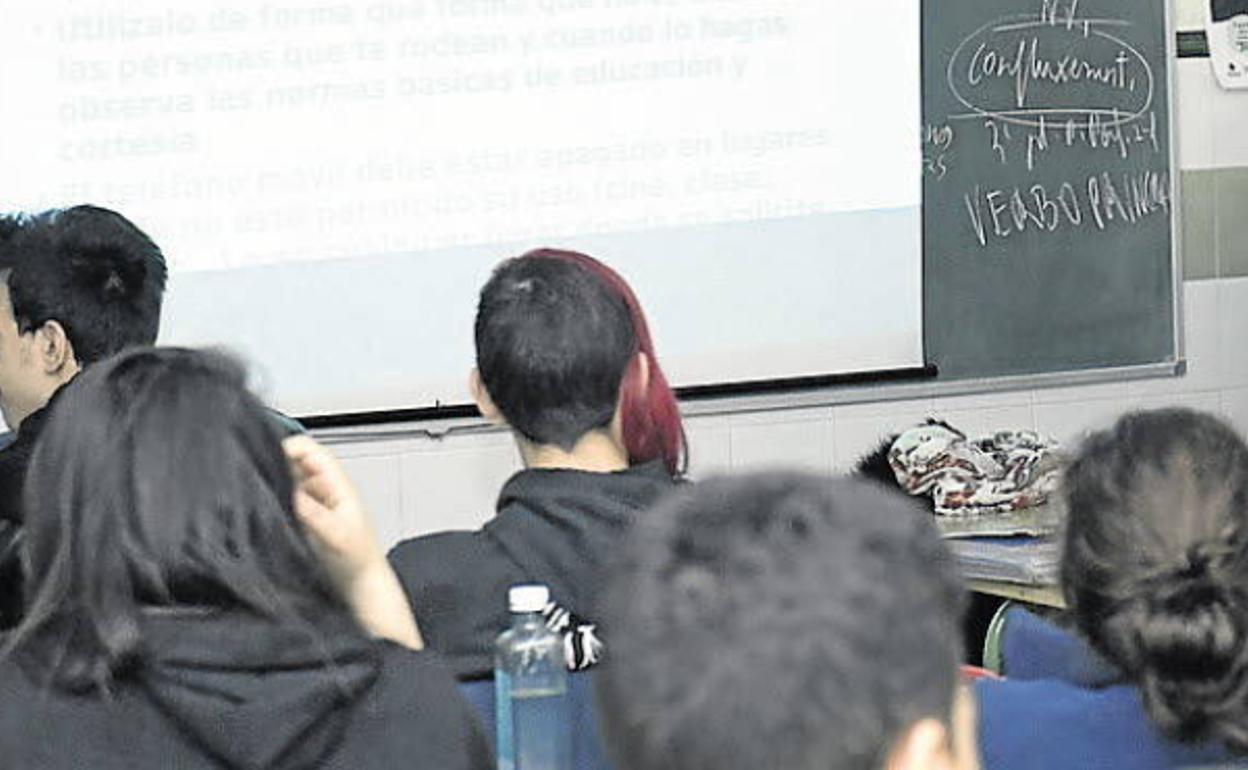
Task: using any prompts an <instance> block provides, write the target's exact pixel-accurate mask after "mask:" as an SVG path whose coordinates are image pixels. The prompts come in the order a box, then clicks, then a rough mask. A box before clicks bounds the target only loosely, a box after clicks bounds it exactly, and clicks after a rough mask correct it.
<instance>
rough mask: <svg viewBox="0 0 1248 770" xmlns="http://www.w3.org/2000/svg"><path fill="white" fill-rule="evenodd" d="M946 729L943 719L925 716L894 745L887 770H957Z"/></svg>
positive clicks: (886, 765)
mask: <svg viewBox="0 0 1248 770" xmlns="http://www.w3.org/2000/svg"><path fill="white" fill-rule="evenodd" d="M950 739H951V736H950V734H949V728H947V727H946V726H945V725H944V724H943V723H942V722H941V721H940V720H938V719H935V718H933V717H925V718H923V719H920V720H919V721H918V722H915V723H914V724H913V725H911V726H910V727H909V728H907V729H906V731H905V732H903V733H902V735H901V737H900V738H898V740H897V743H896V744H894V745H893V749H892V751H890V752H889V754H888V760H887V761H886V762H885V763H884V768H885V770H957V764H956V762H955V760H954V756H953V747H952V742H951V740H950Z"/></svg>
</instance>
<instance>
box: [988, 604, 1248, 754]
mask: <svg viewBox="0 0 1248 770" xmlns="http://www.w3.org/2000/svg"><path fill="white" fill-rule="evenodd" d="M1002 658H1003V660H1004V669H1005V671H1004V673H1005V675H1006V677H1007V678H1006V679H1005V680H1002V681H990V680H979V681H977V682H976V683H975V688H976V695H977V696H978V699H979V742H980V749H981V754H982V758H983V768H984V770H998V769H1000V770H1029V769H1032V768H1034V769H1035V770H1052V768H1072V769H1074V770H1101V769H1103V770H1169V768H1199V767H1215V766H1216V767H1240V766H1241V765H1239V764H1234V763H1233V761H1232V758H1231V757H1230V755H1229V754H1228V753H1227V751H1226V750H1225V749H1224V748H1223V747H1221V746H1216V745H1211V744H1201V745H1185V744H1179V743H1176V742H1174V741H1171V740H1169V739H1167V738H1166V737H1165V736H1163V735H1162V734H1161V733H1160V732H1159V731H1158V730H1157V729H1156V728H1155V727H1154V726H1153V725H1152V723H1151V721H1150V720H1149V717H1148V714H1147V713H1146V712H1145V710H1144V704H1143V701H1142V699H1141V696H1140V691H1139V688H1137V687H1136V686H1135V685H1133V684H1131V683H1130V682H1127V681H1125V680H1124V679H1123V677H1122V675H1121V674H1120V673H1119V672H1118V671H1117V670H1115V669H1114V668H1113V667H1111V666H1109V665H1108V664H1107V663H1105V662H1104V661H1103V660H1102V659H1101V658H1099V657H1098V656H1097V655H1096V654H1095V653H1094V652H1093V651H1092V650H1091V648H1090V647H1088V646H1087V644H1086V643H1085V642H1083V641H1082V640H1081V639H1079V638H1078V637H1076V636H1075V635H1074V634H1072V633H1070V632H1069V631H1066V630H1065V629H1062V628H1059V627H1058V626H1056V625H1054V624H1052V623H1050V622H1048V621H1046V620H1042V619H1040V618H1038V617H1036V616H1035V615H1032V614H1030V613H1028V612H1027V611H1026V610H1022V609H1012V610H1010V611H1009V615H1008V616H1007V618H1006V625H1005V636H1004V639H1003V640H1002ZM1244 766H1248V765H1244Z"/></svg>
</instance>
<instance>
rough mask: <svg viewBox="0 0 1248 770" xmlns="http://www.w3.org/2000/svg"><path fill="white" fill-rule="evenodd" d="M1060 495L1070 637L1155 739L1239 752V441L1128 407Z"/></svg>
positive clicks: (1244, 656)
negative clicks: (1144, 714)
mask: <svg viewBox="0 0 1248 770" xmlns="http://www.w3.org/2000/svg"><path fill="white" fill-rule="evenodd" d="M1063 489H1064V493H1065V495H1066V498H1067V503H1068V508H1069V518H1068V521H1067V526H1066V533H1065V548H1064V555H1063V560H1062V569H1061V578H1062V586H1063V590H1064V592H1065V594H1066V598H1067V602H1068V603H1069V604H1070V606H1071V609H1072V610H1073V612H1074V616H1075V622H1076V624H1077V625H1078V627H1079V629H1080V631H1081V632H1082V633H1083V635H1084V636H1085V637H1086V638H1087V639H1088V640H1089V641H1090V642H1091V643H1092V645H1093V647H1095V648H1096V649H1097V650H1098V651H1099V652H1101V653H1102V654H1103V655H1104V656H1105V657H1106V658H1108V659H1109V660H1110V661H1111V662H1112V663H1114V664H1115V665H1117V666H1118V667H1119V668H1120V669H1121V670H1122V671H1123V672H1124V673H1125V674H1126V675H1127V676H1128V677H1130V678H1131V679H1132V680H1134V681H1135V682H1137V683H1138V684H1139V685H1140V687H1141V690H1142V693H1143V698H1144V705H1145V708H1146V709H1147V711H1148V713H1149V716H1150V717H1151V719H1152V720H1153V722H1154V723H1155V724H1156V725H1157V726H1158V727H1159V728H1161V730H1162V731H1163V732H1164V733H1166V734H1167V735H1169V736H1170V737H1172V738H1175V739H1177V740H1181V741H1198V740H1217V741H1221V742H1224V743H1225V744H1227V745H1228V746H1230V747H1231V748H1233V749H1235V750H1237V751H1239V752H1245V751H1248V446H1245V444H1244V442H1243V440H1242V439H1241V438H1240V437H1239V435H1238V434H1237V433H1236V432H1235V430H1234V429H1232V428H1231V427H1230V426H1228V425H1226V424H1225V423H1224V422H1222V421H1221V420H1219V419H1218V418H1216V417H1213V416H1211V415H1207V414H1202V413H1199V412H1195V411H1191V410H1188V409H1163V410H1157V411H1150V412H1137V413H1134V414H1129V415H1126V416H1124V417H1122V418H1121V419H1119V420H1118V422H1117V423H1116V424H1115V425H1114V426H1113V427H1112V428H1109V429H1108V430H1104V431H1100V432H1098V433H1095V434H1093V435H1092V436H1090V437H1089V438H1088V439H1087V441H1086V442H1085V443H1084V444H1083V446H1082V448H1081V450H1080V452H1079V454H1078V456H1077V458H1076V459H1075V460H1074V462H1073V463H1072V464H1071V465H1070V467H1069V468H1068V469H1067V472H1066V476H1065V482H1064V485H1063Z"/></svg>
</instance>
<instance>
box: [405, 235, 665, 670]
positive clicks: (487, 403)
mask: <svg viewBox="0 0 1248 770" xmlns="http://www.w3.org/2000/svg"><path fill="white" fill-rule="evenodd" d="M476 345H477V367H476V368H475V369H474V370H473V371H472V374H471V376H470V387H471V389H472V393H473V396H474V398H475V400H476V402H477V405H478V407H479V408H480V409H481V413H482V414H483V415H485V417H487V418H488V419H490V420H493V421H495V422H497V423H500V424H504V425H507V426H508V427H509V428H510V429H511V431H512V433H513V434H514V435H515V438H516V444H517V445H518V447H519V450H520V457H521V459H522V460H523V462H524V466H525V469H524V470H523V471H521V472H519V473H517V474H516V475H515V476H513V477H512V478H511V479H510V480H509V481H508V482H507V483H506V484H505V485H504V486H503V489H502V492H501V493H500V495H499V498H498V505H497V513H496V515H495V517H494V518H493V519H491V520H490V521H489V522H487V523H486V525H485V526H484V527H482V528H481V529H479V530H477V531H475V532H444V533H438V534H433V535H426V536H424V537H418V538H414V539H411V540H407V541H405V542H403V543H400V544H399V545H397V546H396V547H395V548H394V550H392V551H391V552H390V561H391V563H392V564H393V565H394V568H395V571H396V572H397V573H398V574H399V577H400V579H401V580H402V582H403V585H404V588H405V589H406V590H407V594H408V597H409V599H410V600H411V603H412V609H413V611H414V612H415V613H416V617H417V621H418V623H419V625H420V629H421V632H422V634H423V635H424V638H425V641H426V644H427V645H428V646H429V647H431V648H433V649H435V650H438V651H439V652H441V653H442V654H443V655H444V657H446V658H447V659H448V660H449V661H450V663H451V665H452V666H453V668H455V669H456V672H457V673H458V674H459V675H460V676H461V677H472V676H476V675H481V674H484V673H486V672H488V671H490V670H491V668H492V653H493V641H494V638H495V637H496V636H497V635H498V634H499V633H500V632H501V631H502V630H503V629H504V628H505V627H506V626H507V624H508V622H509V621H508V615H507V602H506V598H507V589H508V588H509V587H510V586H512V585H514V584H517V583H534V582H536V583H544V584H546V585H547V586H549V587H550V591H551V598H552V602H551V605H550V606H548V607H547V611H546V614H547V618H548V622H550V623H551V624H552V625H553V626H554V627H555V628H557V629H559V630H561V631H562V632H563V633H564V634H565V640H566V644H565V651H566V652H567V658H568V665H569V667H570V668H573V669H577V668H586V667H588V666H590V665H593V663H595V662H596V661H597V660H598V658H599V656H600V655H601V653H602V650H603V646H604V642H605V640H603V639H601V638H600V637H599V635H598V633H597V629H596V627H595V625H594V624H593V622H592V618H589V617H588V615H587V613H589V611H590V608H592V606H593V602H594V599H595V595H596V593H597V590H596V589H597V586H596V578H595V574H596V570H597V567H598V565H599V564H600V563H601V562H602V561H603V559H604V558H605V557H606V556H607V555H608V554H609V553H611V552H612V551H613V550H614V548H615V546H616V543H617V542H618V540H619V537H620V536H621V534H622V533H623V531H624V530H625V528H626V527H627V526H628V524H629V523H630V522H631V520H632V518H633V516H634V515H636V514H637V513H638V512H639V511H642V510H645V509H647V508H649V507H650V506H651V505H652V504H654V503H655V502H656V501H657V500H658V499H659V498H660V497H661V496H662V495H663V494H664V493H666V492H667V491H669V490H670V489H672V487H673V486H674V485H675V484H676V483H677V481H678V480H679V478H680V476H681V475H682V474H683V472H684V466H685V436H684V430H683V428H682V426H681V422H680V412H679V410H678V409H677V405H676V399H675V396H674V395H673V394H672V389H671V387H670V386H669V385H668V384H667V380H666V379H665V378H664V376H663V372H662V370H661V369H660V368H659V363H658V360H657V359H656V358H655V354H654V345H653V342H652V341H651V339H650V331H649V329H648V328H647V325H646V318H645V315H644V314H643V313H642V311H641V306H640V304H639V303H638V301H637V298H636V296H634V295H633V292H632V290H631V289H630V288H629V287H628V284H626V283H625V282H624V279H623V278H621V277H620V276H619V275H618V274H617V273H615V272H614V271H613V270H611V269H610V268H608V267H607V266H606V265H603V264H602V263H600V262H598V261H596V260H594V259H592V258H591V257H588V256H585V255H584V254H578V253H575V252H569V251H556V250H551V249H541V250H537V251H531V252H529V253H527V254H524V255H522V256H519V257H516V258H514V259H510V260H507V261H506V262H504V263H502V264H501V265H499V267H498V268H496V269H495V271H494V274H493V275H492V276H491V278H490V280H489V282H488V283H486V285H485V287H484V288H483V289H482V290H481V299H480V303H479V305H478V306H477V319H476Z"/></svg>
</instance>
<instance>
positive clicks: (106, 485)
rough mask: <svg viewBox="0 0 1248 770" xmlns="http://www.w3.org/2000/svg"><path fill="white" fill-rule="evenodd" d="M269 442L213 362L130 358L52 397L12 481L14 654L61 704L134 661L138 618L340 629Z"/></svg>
mask: <svg viewBox="0 0 1248 770" xmlns="http://www.w3.org/2000/svg"><path fill="white" fill-rule="evenodd" d="M281 437H282V431H281V428H280V427H278V426H277V425H276V423H275V422H274V421H273V420H271V419H270V418H269V417H268V416H267V414H266V412H265V410H264V407H263V406H261V404H260V403H259V402H258V401H257V400H256V399H255V398H254V397H253V396H252V395H251V394H250V393H249V392H248V391H247V389H246V387H245V385H244V375H243V372H242V369H241V367H240V366H239V365H237V364H236V363H234V362H233V361H232V360H230V359H229V358H227V357H225V356H224V355H222V354H217V353H210V352H198V351H192V350H185V349H177V348H164V349H161V348H138V349H135V350H132V351H129V352H125V353H122V354H121V355H119V356H117V357H115V358H112V359H109V360H107V361H105V362H102V363H100V364H98V365H96V366H93V367H89V368H88V369H87V370H86V371H85V372H84V373H83V374H82V375H80V376H79V377H78V378H77V379H76V380H75V381H74V382H73V383H71V384H70V385H69V386H68V387H67V388H66V390H65V392H64V395H63V396H62V398H61V400H60V402H59V403H58V404H57V408H56V409H55V410H54V411H53V412H52V416H51V418H50V420H49V422H48V424H47V426H46V429H45V431H44V433H43V434H42V435H41V437H40V441H39V444H38V446H37V448H36V450H35V454H34V457H33V459H32V462H31V466H30V470H29V473H28V476H27V482H26V505H27V510H29V511H30V515H29V516H28V518H27V524H26V528H27V533H26V551H25V559H26V572H27V574H28V575H30V576H31V579H30V581H29V585H28V586H27V599H28V607H27V614H26V619H25V620H24V622H23V623H22V625H21V626H19V628H18V630H17V632H16V634H17V635H16V637H15V640H14V647H15V648H20V649H21V651H22V652H24V653H29V654H30V655H33V656H35V658H37V659H38V660H40V661H41V662H42V664H43V665H44V666H46V667H48V668H50V669H51V672H52V674H53V676H54V679H55V680H56V681H57V682H58V683H60V684H61V685H63V686H66V687H69V688H72V689H84V688H90V687H93V686H103V685H105V684H106V683H107V682H108V680H109V679H110V678H112V677H114V676H116V675H118V674H120V673H123V672H124V671H125V670H126V669H127V667H128V666H130V665H131V664H134V663H136V662H139V661H140V660H141V658H142V655H143V654H144V638H143V616H144V611H145V608H149V607H153V606H155V607H161V606H165V607H168V606H185V605H191V606H197V607H204V608H241V609H246V610H250V611H252V612H254V613H256V614H258V615H261V616H266V617H270V618H272V619H275V620H277V621H282V622H291V623H297V624H302V623H306V624H307V625H308V627H309V628H312V627H314V626H315V625H316V619H317V618H330V617H333V616H341V617H345V612H346V610H345V609H344V608H343V607H342V605H341V602H340V600H339V599H338V598H337V595H336V594H335V593H334V592H333V590H332V589H331V587H330V584H329V582H328V578H327V577H326V575H325V574H324V572H323V570H322V568H321V566H320V564H319V562H318V561H317V560H316V558H315V556H314V553H313V552H312V550H311V548H310V546H309V544H308V543H307V541H306V540H305V537H304V535H303V532H302V530H301V529H300V528H299V525H298V523H297V521H296V519H295V518H294V515H293V511H292V504H293V503H292V484H293V482H292V479H291V475H290V471H289V469H288V467H287V464H286V459H285V456H284V455H283V452H282V449H281V443H280V442H281Z"/></svg>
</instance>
